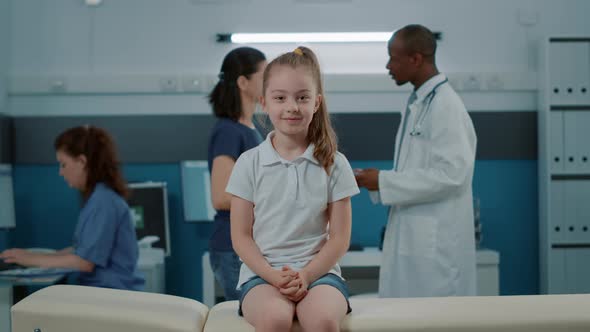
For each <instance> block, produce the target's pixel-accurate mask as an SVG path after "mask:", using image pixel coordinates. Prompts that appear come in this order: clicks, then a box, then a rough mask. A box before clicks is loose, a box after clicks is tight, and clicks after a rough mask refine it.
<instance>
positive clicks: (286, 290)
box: [227, 47, 359, 331]
mask: <svg viewBox="0 0 590 332" xmlns="http://www.w3.org/2000/svg"><path fill="white" fill-rule="evenodd" d="M263 82H264V83H263V97H262V98H261V104H262V107H263V109H264V112H265V113H267V114H268V116H269V118H270V120H271V122H272V124H273V126H274V131H272V132H271V133H270V134H269V135H268V136H267V138H266V140H265V141H264V142H263V143H262V144H261V145H259V146H258V147H256V148H254V149H252V150H249V151H247V152H245V153H244V154H242V155H241V156H240V158H239V159H238V160H237V162H236V164H235V166H234V169H233V171H232V175H231V177H230V180H229V183H228V186H227V192H229V193H230V194H232V195H233V197H232V201H231V236H232V243H233V247H234V249H235V251H236V252H237V254H238V255H239V256H240V258H241V259H242V261H243V262H244V263H243V264H242V266H241V271H240V278H239V282H238V288H239V290H240V314H243V315H244V317H245V318H246V320H247V321H248V322H249V323H250V324H252V325H253V326H254V327H255V328H256V331H289V329H290V328H291V325H292V323H293V317H294V316H297V318H298V320H299V322H300V324H301V326H302V327H303V329H304V330H305V331H340V321H341V320H342V318H343V317H344V316H345V315H346V314H347V313H348V312H350V306H349V304H348V289H347V287H346V284H345V282H344V280H343V279H342V277H341V276H340V267H339V266H338V260H339V259H340V258H341V257H342V256H343V255H344V254H345V253H346V251H347V250H348V246H349V242H350V230H351V219H352V212H351V203H350V197H351V196H353V195H355V194H357V193H358V192H359V190H358V187H357V185H356V181H355V179H354V175H353V172H352V169H351V167H350V165H349V163H348V161H347V159H346V157H344V155H343V154H341V153H339V152H338V151H337V144H336V135H335V133H334V130H333V129H332V126H331V124H330V119H329V115H328V111H327V108H326V103H325V100H324V95H323V88H322V80H321V74H320V68H319V65H318V61H317V59H316V57H315V55H314V54H313V52H312V51H311V50H309V49H307V48H304V47H299V48H297V49H295V51H293V52H289V53H286V54H283V55H281V56H280V57H278V58H276V59H275V60H273V61H272V62H271V63H270V64H269V65H268V66H267V67H266V69H265V72H264V77H263Z"/></svg>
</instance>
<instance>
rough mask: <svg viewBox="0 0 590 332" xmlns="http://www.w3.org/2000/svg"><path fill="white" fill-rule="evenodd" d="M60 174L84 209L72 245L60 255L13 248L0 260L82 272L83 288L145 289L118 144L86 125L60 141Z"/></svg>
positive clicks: (64, 133) (69, 133)
mask: <svg viewBox="0 0 590 332" xmlns="http://www.w3.org/2000/svg"><path fill="white" fill-rule="evenodd" d="M54 146H55V150H56V156H57V160H58V161H59V174H60V175H61V176H62V177H63V178H64V180H65V181H66V182H67V183H68V185H69V186H70V187H72V188H74V189H77V190H79V191H80V193H81V195H82V199H83V202H84V203H83V206H82V210H81V211H80V215H79V217H78V224H77V225H76V230H75V232H74V238H73V245H72V247H68V248H65V249H62V250H60V251H57V252H55V253H49V254H48V253H36V252H30V251H27V250H24V249H8V250H5V251H4V252H2V253H1V254H0V258H1V259H3V260H4V261H6V262H8V263H17V264H20V265H23V266H36V267H58V268H71V269H75V270H79V271H80V274H79V283H80V285H84V286H95V287H106V288H117V289H127V290H142V289H143V285H144V283H145V282H144V279H143V278H142V277H141V276H140V275H139V274H138V270H137V259H138V251H139V249H138V246H137V238H136V236H135V229H134V227H133V224H132V221H131V217H130V214H129V206H128V205H127V203H126V202H125V199H124V198H125V197H126V196H127V194H128V190H127V186H126V184H125V180H124V179H123V176H122V174H121V170H120V168H119V162H118V160H117V153H116V149H115V144H114V142H113V140H112V138H111V137H110V135H109V134H108V133H107V132H106V131H105V130H103V129H101V128H97V127H92V126H82V127H75V128H71V129H68V130H66V131H65V132H63V133H61V134H60V135H59V136H58V137H57V138H56V139H55V143H54Z"/></svg>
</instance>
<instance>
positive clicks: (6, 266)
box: [0, 259, 23, 271]
mask: <svg viewBox="0 0 590 332" xmlns="http://www.w3.org/2000/svg"><path fill="white" fill-rule="evenodd" d="M22 268H23V266H21V265H18V264H14V263H6V262H5V261H4V260H2V259H0V271H6V270H16V269H22Z"/></svg>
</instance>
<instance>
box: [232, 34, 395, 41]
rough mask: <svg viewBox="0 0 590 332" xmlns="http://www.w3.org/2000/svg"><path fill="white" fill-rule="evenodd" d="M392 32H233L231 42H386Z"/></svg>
mask: <svg viewBox="0 0 590 332" xmlns="http://www.w3.org/2000/svg"><path fill="white" fill-rule="evenodd" d="M391 35H392V32H313V33H234V34H232V35H231V42H232V43H237V44H248V43H251V44H255V43H365V42H386V41H388V40H389V38H391Z"/></svg>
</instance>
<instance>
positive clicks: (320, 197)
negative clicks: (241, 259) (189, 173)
mask: <svg viewBox="0 0 590 332" xmlns="http://www.w3.org/2000/svg"><path fill="white" fill-rule="evenodd" d="M273 135H274V132H271V133H270V134H268V136H267V138H266V140H265V141H264V142H262V143H261V144H260V145H259V146H258V147H256V148H253V149H251V150H248V151H246V152H244V153H243V154H242V155H241V156H240V157H239V158H238V160H237V161H236V164H235V166H234V168H233V171H232V174H231V176H230V179H229V182H228V185H227V188H226V191H227V192H228V193H230V194H232V195H235V196H238V197H240V198H242V199H245V200H247V201H250V202H252V203H254V225H253V230H252V231H253V237H254V241H255V242H256V244H257V245H258V247H259V248H260V251H261V252H262V254H263V256H264V258H266V260H267V261H268V262H269V264H270V265H271V266H272V267H273V268H275V269H281V268H282V267H283V266H284V265H289V266H291V268H293V269H294V270H299V269H301V268H303V267H304V266H305V265H306V264H307V263H308V262H309V261H310V260H311V259H312V258H313V257H314V256H315V255H316V254H317V253H318V252H319V251H320V249H321V248H322V246H323V245H324V243H325V242H326V240H327V238H328V216H327V207H328V203H331V202H335V201H338V200H340V199H343V198H346V197H350V196H353V195H356V194H358V193H359V189H358V186H357V184H356V180H355V178H354V174H353V172H352V168H351V167H350V164H349V163H348V160H347V159H346V157H345V156H344V155H343V154H342V153H339V152H338V153H336V155H335V156H334V164H333V165H332V169H331V172H330V175H328V174H327V173H326V171H325V170H324V168H323V167H322V166H321V165H320V164H319V162H318V161H317V159H315V158H314V156H313V151H314V146H313V144H311V145H309V147H308V148H307V149H306V150H305V152H304V153H303V154H302V155H301V156H300V157H298V158H296V159H295V160H292V161H287V160H285V159H283V158H281V157H280V156H279V154H278V153H277V152H276V150H275V149H274V148H273V146H272V143H271V138H272V136H273ZM231 222H240V221H239V220H235V218H232V220H231ZM332 222H338V221H337V220H334V221H332ZM330 273H334V274H336V275H338V276H340V267H339V266H338V265H336V266H334V267H333V268H332V269H331V270H330ZM254 276H256V275H255V274H254V272H252V271H251V270H250V269H249V268H248V266H246V264H242V267H241V270H240V279H239V282H238V285H237V286H238V288H239V287H241V285H242V284H243V283H244V282H246V281H248V280H249V279H250V278H252V277H254Z"/></svg>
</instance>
